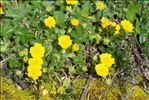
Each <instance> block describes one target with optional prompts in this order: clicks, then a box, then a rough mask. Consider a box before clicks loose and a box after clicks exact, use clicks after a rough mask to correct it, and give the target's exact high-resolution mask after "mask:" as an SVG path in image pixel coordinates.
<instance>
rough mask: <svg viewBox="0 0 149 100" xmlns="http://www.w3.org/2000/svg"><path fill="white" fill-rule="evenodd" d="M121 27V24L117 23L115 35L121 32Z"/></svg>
mask: <svg viewBox="0 0 149 100" xmlns="http://www.w3.org/2000/svg"><path fill="white" fill-rule="evenodd" d="M120 29H121V27H120V25H118V24H116V26H115V32H114V35H117V34H119V30H120Z"/></svg>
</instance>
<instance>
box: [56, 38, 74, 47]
mask: <svg viewBox="0 0 149 100" xmlns="http://www.w3.org/2000/svg"><path fill="white" fill-rule="evenodd" d="M58 44H59V45H60V46H61V47H62V48H63V49H67V48H68V47H69V46H71V44H72V40H71V38H70V36H69V35H61V36H60V37H59V38H58Z"/></svg>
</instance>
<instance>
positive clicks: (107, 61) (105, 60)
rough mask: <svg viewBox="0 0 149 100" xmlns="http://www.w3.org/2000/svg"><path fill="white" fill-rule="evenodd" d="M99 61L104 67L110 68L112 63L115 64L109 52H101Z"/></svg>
mask: <svg viewBox="0 0 149 100" xmlns="http://www.w3.org/2000/svg"><path fill="white" fill-rule="evenodd" d="M100 62H101V63H102V64H104V65H105V66H106V67H108V68H110V67H111V66H112V65H113V64H115V59H114V58H112V55H111V54H108V53H102V54H101V55H100Z"/></svg>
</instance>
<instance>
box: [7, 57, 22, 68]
mask: <svg viewBox="0 0 149 100" xmlns="http://www.w3.org/2000/svg"><path fill="white" fill-rule="evenodd" d="M20 66H21V63H20V62H19V61H18V60H17V59H16V58H10V59H9V67H11V68H16V67H20Z"/></svg>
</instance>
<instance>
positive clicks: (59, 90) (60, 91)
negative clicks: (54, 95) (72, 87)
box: [57, 86, 65, 94]
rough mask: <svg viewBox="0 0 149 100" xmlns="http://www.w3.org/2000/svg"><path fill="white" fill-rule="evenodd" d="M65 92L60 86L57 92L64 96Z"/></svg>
mask: <svg viewBox="0 0 149 100" xmlns="http://www.w3.org/2000/svg"><path fill="white" fill-rule="evenodd" d="M64 91H65V89H64V87H62V86H60V87H59V88H58V90H57V92H58V93H60V94H63V93H64Z"/></svg>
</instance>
